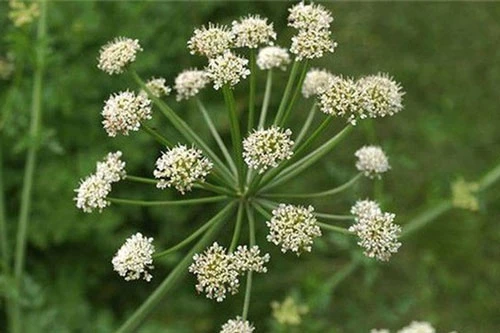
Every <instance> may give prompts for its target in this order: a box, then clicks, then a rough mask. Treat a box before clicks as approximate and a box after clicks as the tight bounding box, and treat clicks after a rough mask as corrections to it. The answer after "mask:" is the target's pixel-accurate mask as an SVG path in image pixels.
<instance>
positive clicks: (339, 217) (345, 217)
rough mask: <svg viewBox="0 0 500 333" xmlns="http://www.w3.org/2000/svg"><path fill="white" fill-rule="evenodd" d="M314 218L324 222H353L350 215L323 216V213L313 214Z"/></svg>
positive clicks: (352, 217)
mask: <svg viewBox="0 0 500 333" xmlns="http://www.w3.org/2000/svg"><path fill="white" fill-rule="evenodd" d="M314 215H316V217H319V218H322V219H325V220H335V221H351V220H354V216H352V215H334V214H325V213H314Z"/></svg>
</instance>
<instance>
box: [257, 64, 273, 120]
mask: <svg viewBox="0 0 500 333" xmlns="http://www.w3.org/2000/svg"><path fill="white" fill-rule="evenodd" d="M272 86H273V70H272V69H270V70H268V71H267V79H266V90H265V92H264V101H263V103H262V109H261V110H260V118H259V129H263V128H264V126H265V125H266V117H267V110H268V108H269V101H270V99H271V89H272Z"/></svg>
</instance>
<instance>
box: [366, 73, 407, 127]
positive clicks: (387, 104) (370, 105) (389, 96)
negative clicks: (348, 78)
mask: <svg viewBox="0 0 500 333" xmlns="http://www.w3.org/2000/svg"><path fill="white" fill-rule="evenodd" d="M358 85H359V89H360V90H361V91H362V92H363V108H364V109H365V111H366V112H368V115H369V116H370V117H371V118H377V117H385V116H392V115H394V114H396V113H398V112H399V111H401V110H402V109H403V95H404V92H403V91H402V88H401V85H400V84H399V83H397V82H396V81H394V80H393V79H392V78H391V77H390V76H389V75H388V74H384V73H379V74H377V75H369V76H365V77H362V78H361V79H359V80H358Z"/></svg>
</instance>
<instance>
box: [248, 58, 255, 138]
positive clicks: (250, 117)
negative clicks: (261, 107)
mask: <svg viewBox="0 0 500 333" xmlns="http://www.w3.org/2000/svg"><path fill="white" fill-rule="evenodd" d="M256 79H257V69H256V68H255V49H251V50H250V94H249V100H248V124H247V132H250V131H251V130H252V129H253V123H254V118H255V85H256Z"/></svg>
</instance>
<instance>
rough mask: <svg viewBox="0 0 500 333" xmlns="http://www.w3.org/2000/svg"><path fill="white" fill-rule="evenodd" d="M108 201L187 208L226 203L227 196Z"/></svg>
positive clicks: (117, 199) (113, 199)
mask: <svg viewBox="0 0 500 333" xmlns="http://www.w3.org/2000/svg"><path fill="white" fill-rule="evenodd" d="M108 200H109V202H112V203H115V204H124V205H136V206H186V205H197V204H201V203H210V202H219V201H224V200H227V196H225V195H220V196H215V197H208V198H197V199H185V200H167V201H144V200H132V199H120V198H108Z"/></svg>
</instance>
